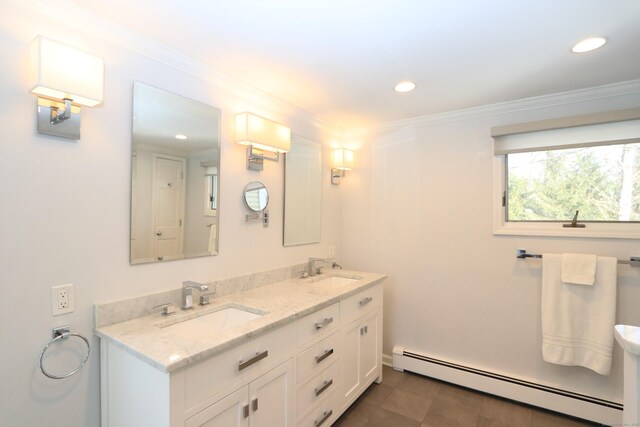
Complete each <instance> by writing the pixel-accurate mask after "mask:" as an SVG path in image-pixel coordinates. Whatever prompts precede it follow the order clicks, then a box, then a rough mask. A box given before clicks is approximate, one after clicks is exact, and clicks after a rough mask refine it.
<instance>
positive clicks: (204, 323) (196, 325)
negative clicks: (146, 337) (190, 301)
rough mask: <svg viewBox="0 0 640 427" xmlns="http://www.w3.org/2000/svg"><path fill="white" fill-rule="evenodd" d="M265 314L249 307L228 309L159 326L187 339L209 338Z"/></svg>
mask: <svg viewBox="0 0 640 427" xmlns="http://www.w3.org/2000/svg"><path fill="white" fill-rule="evenodd" d="M264 314H266V313H264V312H261V311H260V310H255V309H250V308H248V307H226V308H221V309H219V310H215V311H212V312H209V313H206V314H202V315H200V316H197V317H190V318H187V319H184V320H178V321H177V322H171V323H167V322H166V321H165V322H163V323H162V324H159V325H158V327H160V328H162V329H163V330H165V331H167V332H169V333H171V334H173V335H177V336H180V337H183V338H187V339H196V340H197V339H202V338H208V337H212V336H215V335H218V334H220V333H223V332H226V331H228V330H229V329H231V328H234V327H236V326H240V325H242V324H244V323H247V322H250V321H251V320H254V319H258V318H260V317H262V316H263V315H264Z"/></svg>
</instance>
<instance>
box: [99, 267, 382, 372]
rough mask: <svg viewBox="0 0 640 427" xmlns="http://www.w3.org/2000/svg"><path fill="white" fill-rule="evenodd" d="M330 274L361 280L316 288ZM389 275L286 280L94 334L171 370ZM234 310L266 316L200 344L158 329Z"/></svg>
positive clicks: (337, 272) (344, 273) (345, 273)
mask: <svg viewBox="0 0 640 427" xmlns="http://www.w3.org/2000/svg"><path fill="white" fill-rule="evenodd" d="M331 276H340V277H351V278H358V280H356V281H354V282H351V283H348V284H340V285H339V286H331V285H329V286H325V285H323V286H318V285H316V284H315V282H316V281H318V280H321V279H323V278H327V277H331ZM386 277H387V276H386V275H384V274H377V273H366V272H360V271H349V270H331V271H329V272H327V273H324V274H322V275H318V276H314V277H309V278H306V279H299V278H294V279H288V280H283V281H281V282H276V283H273V284H270V285H266V286H261V287H258V288H254V289H251V290H248V291H244V292H239V293H236V294H232V295H226V296H223V297H219V298H212V299H211V303H210V304H209V305H206V306H198V305H197V304H194V307H195V308H194V309H193V310H190V311H186V312H183V311H181V310H180V308H177V309H176V312H177V314H176V315H174V316H169V317H165V316H162V315H161V314H160V313H158V314H153V315H149V316H143V317H138V318H136V319H132V320H128V321H125V322H121V323H116V324H113V325H109V326H104V327H99V328H96V330H95V333H96V335H97V336H98V337H100V338H101V339H103V340H107V341H109V342H111V343H113V344H114V345H116V346H118V347H120V348H122V349H124V350H125V351H127V352H129V353H130V354H133V355H134V356H136V357H138V358H139V359H141V360H143V361H145V362H146V363H148V364H149V365H151V366H153V367H155V368H157V369H159V370H161V371H163V372H172V371H175V370H177V369H180V368H183V367H185V366H187V365H189V364H191V363H194V362H196V361H199V360H202V359H205V358H207V357H210V356H212V355H214V354H216V353H219V352H221V351H224V350H226V349H228V348H230V347H233V346H235V345H238V344H240V343H242V342H244V341H245V340H247V339H248V338H251V337H254V336H256V335H259V334H262V333H265V332H267V331H270V330H273V329H275V328H277V327H279V326H282V325H285V324H286V323H288V322H292V321H294V320H296V319H299V318H301V317H303V316H305V315H307V314H309V313H312V312H314V311H316V310H318V309H320V308H323V307H325V306H328V305H330V304H333V303H334V302H337V301H340V300H341V299H343V298H346V297H348V296H350V295H353V294H355V293H357V292H359V291H361V290H363V289H366V288H368V287H370V286H373V285H375V284H378V283H380V282H382V281H383V280H384V279H385V278H386ZM230 306H231V307H233V306H236V307H238V306H241V307H247V308H250V309H254V310H255V311H256V312H265V313H266V314H264V315H263V316H261V317H259V318H257V319H254V320H251V321H249V322H247V323H244V324H241V325H238V326H236V327H233V328H230V329H229V330H228V331H226V332H221V333H219V334H216V335H215V336H210V337H204V338H202V339H197V340H195V339H187V338H185V337H180V336H178V334H172V333H170V332H169V331H167V330H165V329H163V328H161V327H159V325H165V324H166V323H167V322H168V321H169V319H175V321H176V322H180V321H182V320H183V319H188V318H192V317H197V316H200V315H203V314H208V313H210V312H213V311H216V310H220V309H223V308H226V307H230ZM171 323H175V322H173V321H172V322H171Z"/></svg>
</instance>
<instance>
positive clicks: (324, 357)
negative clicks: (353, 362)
mask: <svg viewBox="0 0 640 427" xmlns="http://www.w3.org/2000/svg"><path fill="white" fill-rule="evenodd" d="M332 354H333V349H330V350H325V351H324V353H322V355H320V356H316V363H320V362H322V361H323V360H324V359H326V358H327V357H329V356H331V355H332Z"/></svg>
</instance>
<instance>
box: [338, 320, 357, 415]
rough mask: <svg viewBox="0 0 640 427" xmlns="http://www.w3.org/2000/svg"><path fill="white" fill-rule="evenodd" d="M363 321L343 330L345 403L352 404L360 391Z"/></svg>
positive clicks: (343, 391) (351, 324) (341, 361)
mask: <svg viewBox="0 0 640 427" xmlns="http://www.w3.org/2000/svg"><path fill="white" fill-rule="evenodd" d="M361 331H362V319H357V320H356V321H354V322H352V323H349V324H348V325H347V326H345V327H343V328H342V332H341V336H342V339H341V349H340V350H341V352H342V354H341V355H340V380H341V381H342V398H343V400H342V401H343V403H345V404H346V403H351V400H352V398H353V397H355V396H356V393H357V392H358V391H359V389H360V381H361V377H360V339H361V338H360V334H361V333H362V332H361Z"/></svg>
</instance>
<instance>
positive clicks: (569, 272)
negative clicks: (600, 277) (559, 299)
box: [562, 254, 597, 285]
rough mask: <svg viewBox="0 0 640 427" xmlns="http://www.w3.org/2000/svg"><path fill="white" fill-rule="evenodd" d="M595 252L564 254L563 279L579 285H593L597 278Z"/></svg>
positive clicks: (565, 281)
mask: <svg viewBox="0 0 640 427" xmlns="http://www.w3.org/2000/svg"><path fill="white" fill-rule="evenodd" d="M596 260H597V257H596V256H595V255H593V254H562V281H563V282H564V283H575V284H577V285H593V283H594V282H595V280H596Z"/></svg>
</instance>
